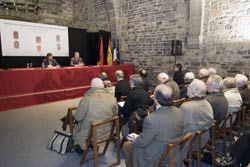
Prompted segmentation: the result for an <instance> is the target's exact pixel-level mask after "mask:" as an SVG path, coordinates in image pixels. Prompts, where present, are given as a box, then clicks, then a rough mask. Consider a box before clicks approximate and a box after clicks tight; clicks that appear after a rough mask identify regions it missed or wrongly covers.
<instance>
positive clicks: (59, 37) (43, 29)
mask: <svg viewBox="0 0 250 167" xmlns="http://www.w3.org/2000/svg"><path fill="white" fill-rule="evenodd" d="M0 32H1V44H2V56H46V54H47V53H48V52H51V53H52V54H53V55H54V56H69V42H68V27H63V26H54V25H47V24H37V23H29V22H21V21H12V20H4V19H0Z"/></svg>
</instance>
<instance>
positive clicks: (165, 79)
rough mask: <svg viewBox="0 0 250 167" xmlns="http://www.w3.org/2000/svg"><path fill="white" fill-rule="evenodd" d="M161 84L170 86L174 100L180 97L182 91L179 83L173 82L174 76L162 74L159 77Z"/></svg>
mask: <svg viewBox="0 0 250 167" xmlns="http://www.w3.org/2000/svg"><path fill="white" fill-rule="evenodd" d="M157 80H158V82H159V84H165V85H168V86H170V88H171V89H172V91H173V99H174V100H176V99H178V98H179V97H180V89H179V86H178V85H177V83H176V82H175V81H174V80H173V78H172V76H169V75H168V74H166V73H165V72H161V73H159V74H158V75H157Z"/></svg>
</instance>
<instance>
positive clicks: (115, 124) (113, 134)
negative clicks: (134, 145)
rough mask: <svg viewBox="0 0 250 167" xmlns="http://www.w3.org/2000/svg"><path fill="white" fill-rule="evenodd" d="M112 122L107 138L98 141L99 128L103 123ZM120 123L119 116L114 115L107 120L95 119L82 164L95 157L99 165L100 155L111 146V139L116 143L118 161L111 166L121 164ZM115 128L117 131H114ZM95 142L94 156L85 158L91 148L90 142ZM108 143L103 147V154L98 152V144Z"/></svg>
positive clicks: (95, 163)
mask: <svg viewBox="0 0 250 167" xmlns="http://www.w3.org/2000/svg"><path fill="white" fill-rule="evenodd" d="M108 124H112V126H111V129H110V131H109V134H108V135H107V137H106V138H102V139H101V140H99V141H98V137H97V136H98V134H97V128H98V127H100V126H103V125H108ZM119 128H120V123H119V117H118V116H114V117H111V118H108V119H105V120H100V121H94V122H93V123H92V126H91V131H90V133H89V137H88V138H87V140H86V146H87V149H86V150H84V152H83V155H82V158H81V162H80V165H82V164H83V163H84V162H86V161H88V160H91V159H94V166H95V167H97V166H98V156H99V155H104V154H105V153H106V151H107V148H108V146H109V143H110V141H114V142H115V143H116V152H117V161H116V162H114V163H113V164H111V165H110V166H114V165H119V164H120V135H119V134H120V129H119ZM114 129H115V131H114ZM91 142H92V144H93V150H94V156H93V157H92V158H89V159H85V158H86V155H87V152H88V150H89V147H90V144H91ZM104 142H105V143H106V144H105V147H104V149H103V152H102V153H101V154H98V147H99V146H98V144H100V143H104Z"/></svg>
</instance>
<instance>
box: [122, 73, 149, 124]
mask: <svg viewBox="0 0 250 167" xmlns="http://www.w3.org/2000/svg"><path fill="white" fill-rule="evenodd" d="M129 82H130V88H131V89H132V90H131V91H130V92H129V93H128V96H127V98H126V101H125V104H124V106H123V107H122V109H121V113H120V116H121V120H122V121H121V123H122V124H123V125H125V124H126V123H127V122H128V120H129V118H130V116H131V115H132V113H133V112H134V111H135V110H136V109H137V108H139V107H143V108H148V107H149V106H150V105H152V100H151V99H150V97H149V95H148V92H147V91H145V90H144V89H143V88H142V86H141V85H142V79H141V76H140V75H138V74H133V75H131V76H130V81H129Z"/></svg>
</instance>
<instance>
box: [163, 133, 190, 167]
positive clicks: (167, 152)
mask: <svg viewBox="0 0 250 167" xmlns="http://www.w3.org/2000/svg"><path fill="white" fill-rule="evenodd" d="M186 143H188V147H189V153H188V159H186V158H184V161H186V162H187V163H188V164H189V165H188V166H189V167H192V133H191V132H189V133H187V134H186V135H184V136H183V137H182V138H181V139H180V140H179V141H176V142H173V143H170V144H168V145H167V148H166V150H164V152H163V153H162V155H161V158H160V161H159V163H158V167H161V166H162V163H163V162H164V160H165V158H166V156H167V155H168V156H169V160H168V166H169V167H174V148H176V147H179V149H180V148H181V147H183V146H184V145H185V144H186ZM180 152H181V150H180Z"/></svg>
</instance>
